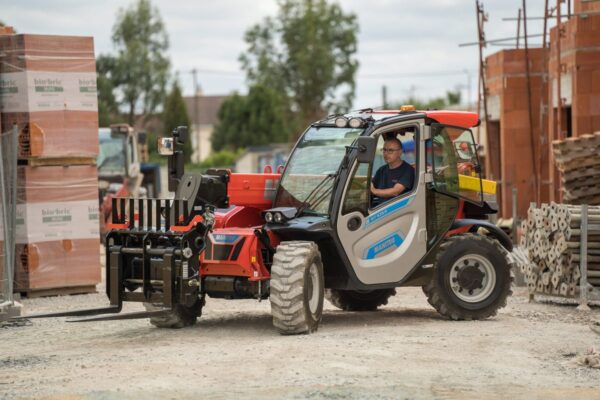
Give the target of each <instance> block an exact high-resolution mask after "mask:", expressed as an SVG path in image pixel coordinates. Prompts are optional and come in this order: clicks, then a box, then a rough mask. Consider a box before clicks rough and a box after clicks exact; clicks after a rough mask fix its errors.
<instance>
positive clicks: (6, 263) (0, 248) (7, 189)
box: [0, 127, 17, 320]
mask: <svg viewBox="0 0 600 400" xmlns="http://www.w3.org/2000/svg"><path fill="white" fill-rule="evenodd" d="M0 155H1V159H0V320H3V319H6V318H5V317H10V316H13V315H15V314H16V312H15V310H16V307H15V303H14V298H13V279H14V265H15V237H16V214H17V129H16V127H14V128H13V129H12V130H11V131H8V132H4V133H0Z"/></svg>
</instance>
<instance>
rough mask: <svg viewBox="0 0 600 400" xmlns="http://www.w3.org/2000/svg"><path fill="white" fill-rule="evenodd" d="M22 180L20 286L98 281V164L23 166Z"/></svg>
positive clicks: (77, 284) (17, 270) (17, 278)
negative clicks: (96, 165)
mask: <svg viewBox="0 0 600 400" xmlns="http://www.w3.org/2000/svg"><path fill="white" fill-rule="evenodd" d="M17 182H18V183H17V199H18V201H17V225H16V231H17V252H16V264H17V265H16V268H15V290H16V291H35V290H40V289H49V288H68V287H83V286H95V285H96V284H98V283H99V282H100V242H99V237H100V236H99V225H98V213H99V211H98V177H97V170H96V167H95V166H93V165H73V166H43V167H31V166H22V167H19V170H18V179H17Z"/></svg>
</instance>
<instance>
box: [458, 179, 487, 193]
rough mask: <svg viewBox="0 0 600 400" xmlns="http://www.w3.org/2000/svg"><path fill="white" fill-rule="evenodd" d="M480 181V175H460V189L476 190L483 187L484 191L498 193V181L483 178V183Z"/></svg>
mask: <svg viewBox="0 0 600 400" xmlns="http://www.w3.org/2000/svg"><path fill="white" fill-rule="evenodd" d="M479 182H480V181H479V177H476V176H467V175H458V187H459V188H460V189H463V190H472V191H474V192H478V191H479V190H481V189H483V193H486V194H496V181H490V180H487V179H481V184H480V183H479Z"/></svg>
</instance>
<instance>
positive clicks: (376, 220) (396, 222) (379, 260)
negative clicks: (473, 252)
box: [336, 120, 429, 285]
mask: <svg viewBox="0 0 600 400" xmlns="http://www.w3.org/2000/svg"><path fill="white" fill-rule="evenodd" d="M407 125H411V126H414V125H415V121H411V122H409V123H398V124H395V125H392V126H386V127H384V128H382V129H379V130H377V131H375V132H374V134H373V136H379V135H380V134H381V133H383V132H384V130H385V131H390V130H392V131H393V130H396V129H399V128H401V127H406V126H407ZM417 125H418V133H417V136H416V137H415V142H416V143H417V144H418V146H416V149H415V151H416V152H417V153H416V154H418V156H417V157H416V165H415V167H416V171H415V174H416V175H415V188H414V189H413V191H412V192H410V193H408V194H403V195H400V196H398V197H397V198H395V199H393V200H391V201H388V202H387V203H385V204H383V205H381V206H379V207H376V208H374V209H370V210H369V211H368V213H367V215H364V214H363V212H361V211H352V212H349V213H346V214H345V215H344V214H343V207H340V211H339V214H338V216H337V225H336V228H337V232H338V236H339V239H340V242H341V244H342V247H343V248H344V251H345V253H346V255H347V257H348V259H349V262H350V264H351V265H352V268H353V269H354V272H355V273H356V276H357V278H358V279H359V280H360V281H361V282H362V283H363V284H367V285H375V284H385V283H390V282H398V281H401V280H402V279H404V278H405V277H406V275H407V274H408V273H409V272H410V271H411V270H412V269H413V268H414V266H415V265H416V264H417V263H418V262H419V261H420V260H421V259H422V258H423V256H424V255H425V254H426V252H427V225H426V183H425V161H424V160H425V157H424V149H425V146H424V141H423V137H424V136H423V132H425V129H429V127H427V126H425V125H424V123H423V120H420V121H418V123H417ZM355 167H356V166H353V168H355ZM351 180H352V178H349V179H348V181H347V182H346V184H345V189H344V192H345V193H346V194H347V191H348V188H349V185H350V182H351ZM346 194H345V195H344V196H343V197H342V202H343V201H344V200H345V197H346ZM357 225H358V228H356V226H357Z"/></svg>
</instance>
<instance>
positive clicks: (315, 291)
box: [307, 263, 319, 314]
mask: <svg viewBox="0 0 600 400" xmlns="http://www.w3.org/2000/svg"><path fill="white" fill-rule="evenodd" d="M308 275H309V279H308V282H307V284H308V285H307V286H308V287H307V290H308V308H309V310H310V312H311V314H315V313H316V312H317V309H318V308H319V269H318V268H317V265H316V264H315V263H313V264H311V265H310V269H309V270H308Z"/></svg>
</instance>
